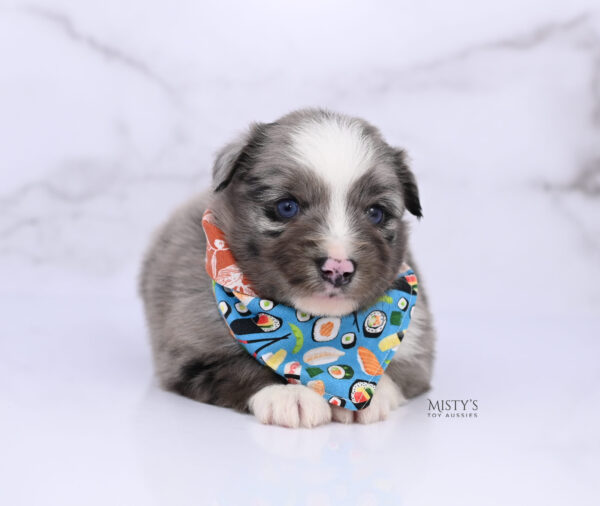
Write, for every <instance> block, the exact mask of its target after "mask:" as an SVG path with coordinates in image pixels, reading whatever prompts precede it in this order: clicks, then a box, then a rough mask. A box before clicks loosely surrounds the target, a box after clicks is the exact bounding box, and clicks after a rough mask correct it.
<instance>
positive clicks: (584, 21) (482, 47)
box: [376, 12, 600, 114]
mask: <svg viewBox="0 0 600 506" xmlns="http://www.w3.org/2000/svg"><path fill="white" fill-rule="evenodd" d="M592 17H593V15H592V14H591V13H587V12H586V13H582V14H579V15H577V16H574V17H572V18H570V19H568V20H566V21H563V22H560V23H558V22H557V23H548V24H545V25H541V26H539V27H537V28H535V29H534V30H532V31H531V32H528V33H525V34H523V35H518V36H515V37H509V38H504V39H499V40H495V41H489V42H484V43H481V44H476V45H473V46H468V47H466V48H463V49H460V50H458V51H455V52H453V53H449V54H447V55H445V56H442V57H439V58H435V59H432V60H429V61H426V62H423V63H417V64H414V65H410V66H408V67H405V68H403V69H400V70H398V71H394V72H385V71H383V72H381V73H380V83H379V84H378V85H377V86H376V88H377V90H379V91H387V90H388V89H389V88H392V87H394V85H395V84H397V83H398V78H399V77H400V76H403V77H404V76H407V75H411V74H412V73H413V72H420V71H429V70H433V69H435V68H438V67H442V66H444V65H449V64H454V63H457V62H460V61H464V60H467V59H469V58H471V57H473V56H477V55H479V54H481V53H486V52H490V51H503V50H510V51H523V50H529V49H533V48H535V47H537V46H540V45H542V44H544V43H546V42H548V41H550V40H552V39H553V38H555V37H558V36H561V35H564V34H568V33H571V32H574V31H577V30H582V29H586V28H587V30H588V31H587V32H586V33H587V35H589V36H590V40H591V41H592V46H593V47H595V48H597V47H598V45H599V42H598V34H597V33H596V32H595V31H594V29H593V27H592V26H591V23H590V21H591V20H592ZM599 114H600V113H599Z"/></svg>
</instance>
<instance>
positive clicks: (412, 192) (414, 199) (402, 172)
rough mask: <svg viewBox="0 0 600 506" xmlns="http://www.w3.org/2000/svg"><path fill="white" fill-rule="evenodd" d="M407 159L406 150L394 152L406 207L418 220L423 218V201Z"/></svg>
mask: <svg viewBox="0 0 600 506" xmlns="http://www.w3.org/2000/svg"><path fill="white" fill-rule="evenodd" d="M407 158H408V157H407V155H406V152H405V151H404V150H402V149H395V150H394V162H395V164H396V173H397V174H398V178H399V179H400V183H401V184H402V191H403V196H404V207H406V209H407V210H408V212H409V213H411V214H413V215H414V216H416V217H417V218H422V217H423V211H422V210H421V201H420V200H419V188H418V187H417V181H416V179H415V176H414V174H413V173H412V171H411V170H410V168H409V166H408V163H407Z"/></svg>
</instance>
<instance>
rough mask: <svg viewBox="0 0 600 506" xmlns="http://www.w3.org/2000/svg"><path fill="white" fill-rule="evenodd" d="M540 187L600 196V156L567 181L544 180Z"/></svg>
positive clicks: (587, 195)
mask: <svg viewBox="0 0 600 506" xmlns="http://www.w3.org/2000/svg"><path fill="white" fill-rule="evenodd" d="M540 187H541V188H542V189H543V190H544V191H548V192H575V193H579V194H582V195H585V196H586V197H593V198H596V197H600V158H596V159H594V160H589V161H588V162H587V163H585V164H584V165H583V166H582V168H581V169H580V170H579V171H578V172H577V174H575V177H573V178H572V179H571V181H569V182H567V183H559V184H555V183H550V182H542V183H541V185H540Z"/></svg>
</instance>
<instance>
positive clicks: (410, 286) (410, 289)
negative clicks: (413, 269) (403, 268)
mask: <svg viewBox="0 0 600 506" xmlns="http://www.w3.org/2000/svg"><path fill="white" fill-rule="evenodd" d="M392 286H393V287H394V288H395V289H396V290H400V291H402V292H406V293H408V294H411V295H412V294H413V293H417V287H418V285H417V277H416V276H415V275H414V274H411V275H408V276H404V277H403V278H397V279H396V281H394V284H393V285H392Z"/></svg>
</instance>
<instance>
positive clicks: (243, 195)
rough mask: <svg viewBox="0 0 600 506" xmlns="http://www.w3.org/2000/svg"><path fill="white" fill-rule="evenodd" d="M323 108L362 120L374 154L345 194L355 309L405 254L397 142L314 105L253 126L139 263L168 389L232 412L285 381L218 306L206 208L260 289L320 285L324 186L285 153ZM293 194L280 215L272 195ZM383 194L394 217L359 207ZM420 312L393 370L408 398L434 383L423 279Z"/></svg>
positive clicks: (309, 289)
mask: <svg viewBox="0 0 600 506" xmlns="http://www.w3.org/2000/svg"><path fill="white" fill-rule="evenodd" d="M322 118H328V119H332V118H333V119H334V120H338V119H340V120H344V121H353V122H356V124H359V125H361V128H362V129H363V132H364V138H365V142H369V143H371V147H372V148H373V151H374V152H375V153H376V163H375V164H374V166H373V168H372V169H370V170H369V172H368V173H367V174H365V175H364V176H363V177H361V178H359V179H358V180H357V181H356V182H355V184H354V186H353V187H352V190H351V192H350V193H349V197H348V204H347V205H348V209H350V210H351V211H350V212H351V213H352V223H353V228H354V231H355V232H356V236H357V237H360V239H359V240H358V243H357V245H356V246H357V248H356V251H357V254H356V259H355V260H356V264H357V273H356V275H355V278H354V280H353V281H352V282H351V283H349V284H348V285H346V286H344V287H342V290H343V292H344V294H345V295H346V296H348V297H351V298H352V299H353V300H355V301H356V305H357V307H363V306H367V305H369V304H370V303H371V302H372V301H373V300H374V299H376V298H377V297H378V296H380V295H381V294H382V293H383V292H384V291H385V290H386V289H387V288H388V287H389V286H390V285H391V283H392V282H393V280H394V278H395V276H396V273H397V272H398V270H399V268H400V265H401V264H402V262H403V261H407V262H408V263H409V264H410V265H411V266H412V267H413V268H415V266H414V262H413V261H412V260H411V259H409V258H407V257H408V250H407V233H408V232H407V226H406V224H405V222H404V220H403V219H402V214H403V211H404V209H408V210H409V211H410V212H412V213H413V214H415V215H417V216H420V215H421V207H420V203H419V197H418V190H417V186H416V183H415V180H414V176H413V175H412V173H411V171H410V170H409V168H408V166H407V164H406V161H405V155H404V153H403V152H402V151H400V150H397V149H394V148H391V147H390V146H388V145H387V144H386V143H385V142H384V141H383V139H382V138H381V135H380V134H379V132H378V131H377V130H376V129H375V128H374V127H372V126H371V125H369V124H368V123H366V122H364V121H363V120H359V119H350V118H346V117H343V116H339V115H335V114H333V113H330V112H326V111H321V110H304V111H298V112H295V113H292V114H289V115H287V116H284V117H283V118H281V119H280V120H278V121H276V122H274V123H269V124H256V125H253V126H252V127H251V128H250V129H249V130H248V132H247V133H246V134H245V135H243V136H242V137H241V138H240V139H239V140H238V141H236V142H233V143H231V144H229V145H227V146H226V147H225V148H224V149H223V150H222V151H221V152H220V153H219V154H218V156H217V160H216V163H215V167H214V170H213V190H212V191H210V192H206V193H204V194H202V195H199V196H197V197H196V198H194V199H192V200H191V201H190V202H189V203H187V204H186V205H185V206H183V207H182V208H180V209H179V210H177V211H176V212H175V213H174V214H173V216H172V217H171V218H170V219H169V221H168V222H167V223H166V224H165V225H164V226H163V227H162V228H161V229H160V230H159V231H158V233H157V235H156V237H155V239H154V241H153V243H152V245H151V247H150V249H149V251H148V253H147V255H146V257H145V260H144V264H143V269H142V273H141V277H140V293H141V295H142V298H143V301H144V305H145V310H146V316H147V320H148V325H149V329H150V335H151V341H152V347H153V352H154V359H155V366H156V373H157V376H158V377H159V379H160V381H161V384H162V385H163V386H164V387H165V388H166V389H170V390H173V391H176V392H179V393H181V394H182V395H186V396H188V397H191V398H193V399H196V400H199V401H203V402H208V403H212V404H216V405H220V406H227V407H231V408H234V409H237V410H239V411H247V410H248V399H249V398H250V397H251V396H252V395H253V394H255V393H256V392H257V391H258V390H260V389H261V388H263V387H264V386H266V385H270V384H278V383H285V382H284V380H283V379H282V378H281V377H279V376H278V375H276V374H275V373H274V372H272V371H271V370H270V369H269V368H267V367H264V366H261V365H260V364H259V363H258V362H257V361H256V360H255V359H254V358H252V357H251V356H250V355H249V354H248V353H247V352H246V351H245V350H243V349H242V348H241V347H240V346H239V345H238V344H237V343H236V342H235V341H234V339H232V337H231V335H230V334H229V331H228V329H227V327H226V326H225V323H224V322H223V320H222V317H221V315H220V313H219V311H218V309H217V306H216V303H215V300H214V296H213V293H212V289H211V283H210V280H209V278H208V275H207V273H206V271H205V267H204V257H205V250H206V244H205V238H204V233H203V231H202V225H201V220H202V214H203V212H204V210H205V209H206V208H207V207H210V208H211V209H212V210H213V211H214V215H215V218H216V219H217V222H218V224H219V226H220V228H221V229H222V230H223V231H224V233H225V235H226V237H227V239H228V242H229V244H230V247H231V249H232V252H233V254H234V256H235V258H236V261H237V263H238V264H239V266H240V267H241V268H242V270H243V272H244V273H245V274H246V276H247V277H248V279H249V280H250V281H251V283H252V285H253V287H254V288H255V290H256V291H257V292H258V293H259V294H260V295H261V296H262V297H265V298H269V299H272V300H278V301H280V302H283V303H287V304H289V303H290V301H291V300H292V298H293V297H294V296H295V295H298V294H302V295H309V294H311V293H313V292H315V291H317V290H319V289H320V287H321V286H322V283H323V281H322V279H321V277H320V276H319V272H318V271H317V269H315V259H316V258H319V257H322V256H323V255H324V252H323V250H322V244H321V239H322V232H323V228H324V227H325V225H326V223H325V222H324V219H325V218H324V217H325V216H326V211H327V207H328V205H329V200H328V199H329V190H328V188H327V185H326V184H324V182H323V181H322V180H320V178H319V175H318V173H317V174H315V173H314V172H313V171H312V170H311V169H310V168H308V167H306V166H302V165H301V164H299V163H298V162H297V161H294V159H293V158H292V157H291V156H290V148H291V144H290V135H291V133H293V132H294V131H295V130H296V129H297V128H298V126H299V125H302V124H305V123H306V122H309V121H314V120H319V119H322ZM290 194H293V196H294V197H295V198H296V199H297V200H298V201H299V202H300V203H301V206H302V208H303V212H302V213H301V215H299V216H298V217H297V218H295V219H294V220H291V221H289V222H282V221H280V220H278V219H277V217H276V216H274V215H273V213H272V209H273V207H274V205H275V202H276V201H277V200H279V199H281V198H285V197H287V196H289V195H290ZM374 199H375V200H377V201H379V200H383V201H384V202H385V203H386V207H387V208H388V209H389V210H390V215H391V216H390V218H389V219H388V220H387V221H386V223H385V224H383V225H382V226H381V227H374V226H373V225H372V224H371V223H368V222H367V221H365V219H364V216H363V214H362V211H361V210H363V209H364V208H365V207H366V206H368V205H370V204H372V202H373V201H374ZM419 297H420V298H419V301H418V303H417V304H418V308H419V312H418V315H417V316H418V318H416V320H418V322H417V324H414V323H413V324H412V325H411V327H410V328H409V330H408V332H407V334H406V336H405V337H404V341H403V345H401V346H400V351H399V352H398V353H397V354H396V356H395V358H394V361H393V362H392V364H390V366H389V368H388V374H389V375H390V376H391V377H392V379H393V380H394V381H395V382H396V383H397V384H399V385H400V386H401V387H402V390H403V393H404V395H405V396H407V397H413V396H415V395H418V394H420V393H422V392H424V391H426V390H427V389H428V388H429V384H430V378H431V369H432V362H433V350H434V332H433V327H432V323H431V315H430V314H429V309H428V306H427V299H426V297H425V296H424V293H423V286H422V283H420V285H419Z"/></svg>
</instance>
